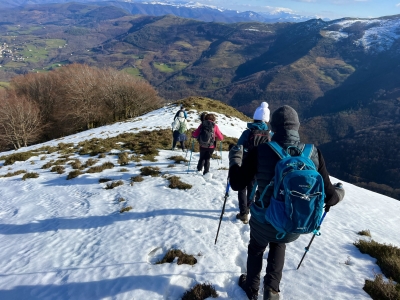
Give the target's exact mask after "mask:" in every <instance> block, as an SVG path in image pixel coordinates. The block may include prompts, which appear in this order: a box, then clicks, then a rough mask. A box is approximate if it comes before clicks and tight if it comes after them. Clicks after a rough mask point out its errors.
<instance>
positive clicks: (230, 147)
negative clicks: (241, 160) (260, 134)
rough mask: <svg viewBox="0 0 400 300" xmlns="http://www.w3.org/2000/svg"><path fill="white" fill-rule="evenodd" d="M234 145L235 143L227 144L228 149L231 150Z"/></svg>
mask: <svg viewBox="0 0 400 300" xmlns="http://www.w3.org/2000/svg"><path fill="white" fill-rule="evenodd" d="M235 146H236V145H235V144H229V148H228V150H229V151H231V149H232V148H233V147H235Z"/></svg>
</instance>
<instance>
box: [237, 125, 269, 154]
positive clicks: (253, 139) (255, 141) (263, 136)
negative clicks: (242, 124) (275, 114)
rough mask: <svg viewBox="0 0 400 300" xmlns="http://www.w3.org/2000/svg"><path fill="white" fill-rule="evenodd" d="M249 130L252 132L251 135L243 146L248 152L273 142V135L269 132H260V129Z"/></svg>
mask: <svg viewBox="0 0 400 300" xmlns="http://www.w3.org/2000/svg"><path fill="white" fill-rule="evenodd" d="M249 130H251V133H250V135H249V138H248V139H247V141H246V143H245V144H244V145H243V148H244V149H247V152H249V151H250V150H251V149H253V148H255V147H257V146H258V145H260V144H263V143H267V142H269V141H270V140H271V134H270V133H269V130H259V129H249ZM245 151H246V150H245Z"/></svg>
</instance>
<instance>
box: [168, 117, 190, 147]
mask: <svg viewBox="0 0 400 300" xmlns="http://www.w3.org/2000/svg"><path fill="white" fill-rule="evenodd" d="M171 126H172V131H173V132H172V137H173V142H172V150H176V148H175V146H176V143H177V142H179V143H180V144H181V148H182V151H185V141H186V139H187V137H186V131H187V128H188V123H187V121H186V119H185V116H184V113H183V111H181V112H180V113H179V114H178V117H177V118H176V119H175V120H174V122H172V125H171Z"/></svg>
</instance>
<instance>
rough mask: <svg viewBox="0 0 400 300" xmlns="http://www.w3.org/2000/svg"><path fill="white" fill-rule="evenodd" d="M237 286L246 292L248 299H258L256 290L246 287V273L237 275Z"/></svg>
mask: <svg viewBox="0 0 400 300" xmlns="http://www.w3.org/2000/svg"><path fill="white" fill-rule="evenodd" d="M239 286H240V287H241V288H242V290H243V291H244V292H245V293H246V295H247V298H249V300H258V290H255V289H252V288H250V287H246V274H242V275H240V277H239Z"/></svg>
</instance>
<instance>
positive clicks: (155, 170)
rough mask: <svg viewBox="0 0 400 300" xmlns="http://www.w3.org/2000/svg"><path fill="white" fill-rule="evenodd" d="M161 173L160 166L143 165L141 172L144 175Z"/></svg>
mask: <svg viewBox="0 0 400 300" xmlns="http://www.w3.org/2000/svg"><path fill="white" fill-rule="evenodd" d="M160 173H161V172H160V168H158V167H143V168H141V169H140V174H141V175H143V176H151V177H158V176H160Z"/></svg>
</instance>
